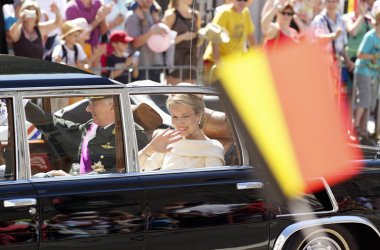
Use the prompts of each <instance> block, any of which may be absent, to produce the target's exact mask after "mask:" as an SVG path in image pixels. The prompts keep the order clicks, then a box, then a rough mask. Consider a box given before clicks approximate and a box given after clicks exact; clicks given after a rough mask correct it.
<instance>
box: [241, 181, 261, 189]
mask: <svg viewBox="0 0 380 250" xmlns="http://www.w3.org/2000/svg"><path fill="white" fill-rule="evenodd" d="M263 187H264V183H262V182H259V181H252V182H242V183H237V184H236V188H237V189H238V190H243V189H258V188H263Z"/></svg>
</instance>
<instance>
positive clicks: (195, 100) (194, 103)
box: [166, 94, 205, 128]
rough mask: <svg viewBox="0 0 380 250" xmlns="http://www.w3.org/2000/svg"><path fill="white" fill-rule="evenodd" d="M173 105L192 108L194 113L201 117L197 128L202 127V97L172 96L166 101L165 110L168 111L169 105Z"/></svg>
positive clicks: (203, 104) (190, 95) (193, 95)
mask: <svg viewBox="0 0 380 250" xmlns="http://www.w3.org/2000/svg"><path fill="white" fill-rule="evenodd" d="M173 103H180V104H185V105H188V106H190V107H192V108H193V110H194V113H195V114H197V115H199V114H200V115H201V121H200V123H199V127H200V128H203V126H204V113H205V103H204V102H203V97H202V96H201V95H196V94H173V95H170V96H169V98H168V99H167V101H166V108H167V109H168V110H170V105H171V104H173Z"/></svg>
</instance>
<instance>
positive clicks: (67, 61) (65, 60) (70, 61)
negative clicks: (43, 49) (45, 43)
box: [52, 43, 87, 67]
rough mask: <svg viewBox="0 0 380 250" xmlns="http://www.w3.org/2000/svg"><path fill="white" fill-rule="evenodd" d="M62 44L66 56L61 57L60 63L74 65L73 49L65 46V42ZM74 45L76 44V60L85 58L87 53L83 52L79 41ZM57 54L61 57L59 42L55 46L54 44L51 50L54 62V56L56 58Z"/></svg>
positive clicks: (61, 51) (79, 60)
mask: <svg viewBox="0 0 380 250" xmlns="http://www.w3.org/2000/svg"><path fill="white" fill-rule="evenodd" d="M63 46H65V48H66V51H67V57H66V58H63V61H62V63H64V64H66V65H70V66H74V67H75V66H76V65H75V50H74V49H69V48H67V46H66V45H65V44H63ZM75 46H77V48H78V57H77V62H81V61H83V60H85V59H86V58H87V55H86V53H85V52H84V50H83V48H82V46H81V45H80V44H79V43H76V44H75ZM57 56H60V57H63V50H62V44H61V43H60V44H58V45H57V46H55V48H54V50H53V54H52V58H53V59H52V60H53V62H55V60H54V58H56V57H57Z"/></svg>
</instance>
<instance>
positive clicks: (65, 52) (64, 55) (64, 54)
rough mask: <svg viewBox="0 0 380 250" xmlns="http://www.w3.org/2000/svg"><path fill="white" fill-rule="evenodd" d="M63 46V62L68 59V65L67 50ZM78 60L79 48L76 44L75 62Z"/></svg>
mask: <svg viewBox="0 0 380 250" xmlns="http://www.w3.org/2000/svg"><path fill="white" fill-rule="evenodd" d="M61 46H62V60H63V59H64V58H66V63H67V50H66V47H65V46H64V45H63V44H61ZM77 60H78V47H77V45H76V44H74V62H75V63H76V62H77Z"/></svg>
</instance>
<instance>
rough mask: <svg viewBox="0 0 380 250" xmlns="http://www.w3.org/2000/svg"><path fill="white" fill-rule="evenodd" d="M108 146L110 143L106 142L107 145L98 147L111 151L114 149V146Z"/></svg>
mask: <svg viewBox="0 0 380 250" xmlns="http://www.w3.org/2000/svg"><path fill="white" fill-rule="evenodd" d="M110 144H111V143H110V142H107V144H104V145H100V146H102V148H104V149H112V148H115V147H114V146H111V145H110Z"/></svg>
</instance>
